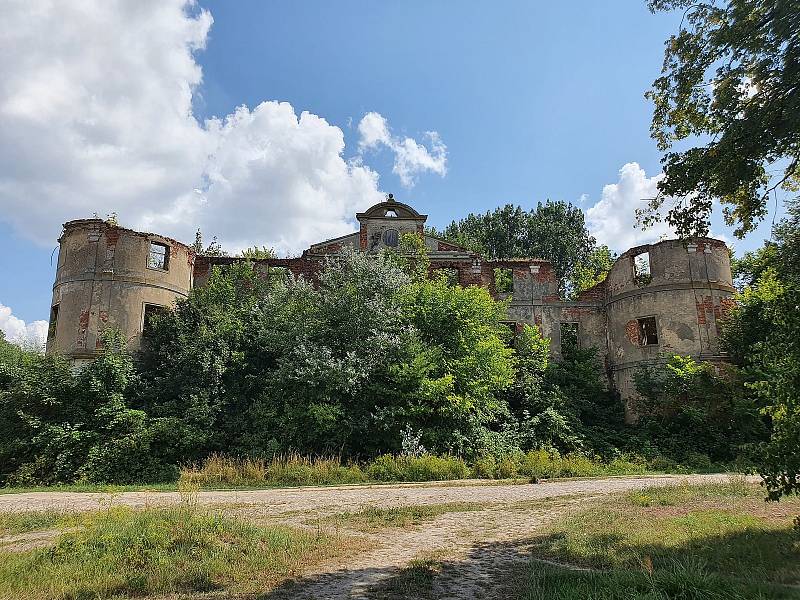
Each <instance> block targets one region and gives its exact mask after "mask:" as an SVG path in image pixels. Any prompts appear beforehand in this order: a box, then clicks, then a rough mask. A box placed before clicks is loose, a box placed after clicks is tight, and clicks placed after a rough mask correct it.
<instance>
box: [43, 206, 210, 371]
mask: <svg viewBox="0 0 800 600" xmlns="http://www.w3.org/2000/svg"><path fill="white" fill-rule="evenodd" d="M151 242H155V243H158V244H162V245H163V246H165V247H166V248H168V249H169V264H168V267H169V268H168V269H167V270H161V269H153V268H148V266H147V261H148V255H149V252H150V243H151ZM193 270H194V252H193V251H192V250H191V249H190V248H189V247H188V246H185V245H184V244H181V243H180V242H177V241H175V240H172V239H170V238H166V237H163V236H160V235H156V234H151V233H139V232H136V231H132V230H130V229H124V228H121V227H115V226H113V225H110V224H109V223H107V222H105V221H103V220H101V219H84V220H79V221H70V222H69V223H67V224H65V225H64V233H63V234H62V235H61V238H60V239H59V253H58V268H57V270H56V281H55V284H54V285H53V302H52V306H54V307H56V306H57V307H58V317H57V319H55V323H54V324H53V323H51V332H50V334H49V335H48V340H47V352H49V353H58V354H63V355H65V356H67V357H69V358H71V359H72V360H73V361H76V362H80V361H82V360H87V359H91V358H92V357H93V356H94V353H95V351H96V350H97V349H98V348H99V347H100V345H101V339H100V338H101V334H102V332H103V330H104V329H106V328H107V327H109V326H112V325H113V326H114V327H117V328H118V329H119V330H120V331H122V333H123V335H125V338H126V339H127V340H128V347H129V348H131V349H132V350H133V349H136V348H137V347H138V345H139V337H140V335H141V331H142V319H143V315H144V306H145V304H152V305H156V306H163V307H166V308H171V307H172V306H173V305H174V303H175V300H176V299H178V298H185V297H186V296H187V295H188V293H189V290H190V289H191V286H192V273H193ZM53 325H54V326H53Z"/></svg>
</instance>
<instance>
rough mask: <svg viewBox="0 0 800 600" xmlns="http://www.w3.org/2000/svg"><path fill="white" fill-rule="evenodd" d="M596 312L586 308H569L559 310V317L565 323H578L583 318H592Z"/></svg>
mask: <svg viewBox="0 0 800 600" xmlns="http://www.w3.org/2000/svg"><path fill="white" fill-rule="evenodd" d="M595 314H596V310H595V309H593V308H590V307H587V306H570V307H568V308H564V309H562V310H561V317H562V318H563V319H564V320H565V321H572V320H574V321H580V320H581V319H582V318H584V317H592V316H594V315H595Z"/></svg>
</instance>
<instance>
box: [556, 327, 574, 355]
mask: <svg viewBox="0 0 800 600" xmlns="http://www.w3.org/2000/svg"><path fill="white" fill-rule="evenodd" d="M559 334H560V336H561V352H562V353H563V352H565V351H566V352H569V351H571V350H577V349H578V323H561V324H560V326H559Z"/></svg>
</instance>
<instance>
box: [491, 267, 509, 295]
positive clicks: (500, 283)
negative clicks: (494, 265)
mask: <svg viewBox="0 0 800 600" xmlns="http://www.w3.org/2000/svg"><path fill="white" fill-rule="evenodd" d="M494 289H495V291H496V292H497V293H498V294H510V293H512V292H513V291H514V272H513V271H512V270H511V269H500V268H498V269H495V270H494Z"/></svg>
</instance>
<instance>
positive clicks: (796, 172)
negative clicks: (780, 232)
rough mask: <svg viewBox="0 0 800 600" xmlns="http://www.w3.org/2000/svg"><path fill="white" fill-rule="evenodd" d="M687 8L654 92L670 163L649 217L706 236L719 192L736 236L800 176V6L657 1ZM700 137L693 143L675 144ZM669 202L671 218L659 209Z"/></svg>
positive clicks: (787, 0)
mask: <svg viewBox="0 0 800 600" xmlns="http://www.w3.org/2000/svg"><path fill="white" fill-rule="evenodd" d="M649 5H650V8H651V10H653V11H661V10H680V11H683V17H682V19H681V27H680V30H679V31H678V33H677V34H675V35H673V36H672V37H670V39H669V40H667V42H666V50H665V56H664V66H663V70H662V76H661V77H659V78H658V79H656V81H655V82H654V83H653V87H652V89H651V90H650V91H649V92H648V94H647V96H648V97H649V98H650V99H651V100H652V101H653V103H654V105H655V111H654V114H653V123H652V127H651V131H652V135H653V137H654V138H655V140H656V141H657V142H658V145H659V148H660V149H661V150H663V151H668V152H667V153H666V154H665V155H664V158H663V160H662V164H663V167H664V175H665V177H664V179H663V180H661V181H660V182H659V184H658V188H659V195H658V197H657V198H655V199H654V200H653V201H652V202H651V203H650V206H649V210H648V211H645V212H644V213H642V214H641V215H640V216H641V217H642V220H643V221H644V223H645V224H649V223H652V222H654V221H657V220H659V219H660V218H662V216H663V217H665V218H666V221H667V222H668V223H670V224H671V225H672V226H673V227H675V230H676V231H677V232H678V234H679V235H682V236H688V235H707V234H708V229H709V224H710V221H709V219H710V214H711V208H712V203H713V201H714V200H716V199H719V200H721V202H722V203H723V205H724V207H725V209H724V213H725V219H726V221H727V222H728V224H730V225H736V226H737V229H736V235H737V236H739V237H742V236H743V235H744V234H745V233H747V232H749V231H752V230H753V229H754V228H755V227H756V226H757V225H758V223H759V221H761V219H762V218H763V217H764V215H765V214H766V213H767V202H768V200H769V199H770V192H771V191H772V190H774V189H775V188H778V187H781V186H783V187H784V188H785V189H788V190H794V189H796V185H797V184H798V183H799V182H800V179H799V178H800V110H799V109H800V88H799V87H798V83H797V82H798V81H800V4H799V3H798V2H796V0H727V1H724V2H713V1H707V2H696V1H695V0H650V1H649ZM683 140H692V141H696V143H697V144H698V145H695V146H694V147H691V148H688V149H686V150H680V151H677V150H673V149H672V148H673V145H674V144H675V143H676V142H680V141H683ZM667 202H669V204H668V206H667V211H666V215H661V214H660V211H661V210H662V209H663V208H664V205H665V203H667Z"/></svg>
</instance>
